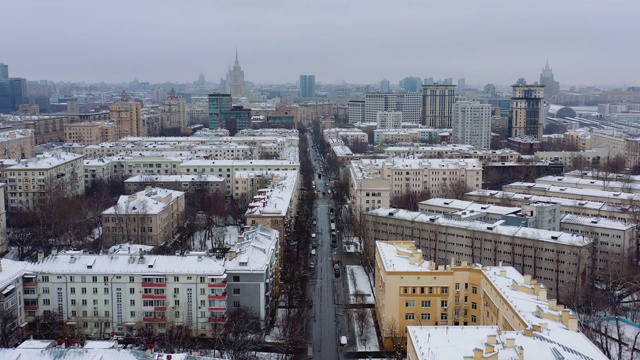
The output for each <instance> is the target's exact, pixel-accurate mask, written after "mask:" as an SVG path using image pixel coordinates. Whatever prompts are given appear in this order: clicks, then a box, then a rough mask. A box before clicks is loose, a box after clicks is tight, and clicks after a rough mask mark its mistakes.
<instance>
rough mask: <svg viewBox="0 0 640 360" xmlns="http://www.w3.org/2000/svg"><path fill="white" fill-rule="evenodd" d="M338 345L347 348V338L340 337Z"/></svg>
mask: <svg viewBox="0 0 640 360" xmlns="http://www.w3.org/2000/svg"><path fill="white" fill-rule="evenodd" d="M340 345H341V346H347V337H346V336H344V335H342V336H340Z"/></svg>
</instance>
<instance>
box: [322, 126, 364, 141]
mask: <svg viewBox="0 0 640 360" xmlns="http://www.w3.org/2000/svg"><path fill="white" fill-rule="evenodd" d="M322 137H323V138H324V140H325V141H329V140H330V139H341V140H342V141H344V142H345V143H349V142H362V143H368V142H369V135H367V133H366V132H364V131H362V130H360V129H353V128H331V129H325V130H323V131H322Z"/></svg>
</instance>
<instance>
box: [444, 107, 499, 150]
mask: <svg viewBox="0 0 640 360" xmlns="http://www.w3.org/2000/svg"><path fill="white" fill-rule="evenodd" d="M451 112H452V113H453V115H452V116H451V128H452V129H453V134H452V140H451V141H453V143H455V144H469V145H473V146H474V147H475V148H477V149H489V145H490V142H491V105H489V104H481V103H480V102H477V101H458V102H456V103H454V104H453V106H452V109H451Z"/></svg>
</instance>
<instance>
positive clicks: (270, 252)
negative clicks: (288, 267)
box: [224, 225, 280, 272]
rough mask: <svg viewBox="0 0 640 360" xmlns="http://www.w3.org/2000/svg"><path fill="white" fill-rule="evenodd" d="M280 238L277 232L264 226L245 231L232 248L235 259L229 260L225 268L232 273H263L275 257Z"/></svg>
mask: <svg viewBox="0 0 640 360" xmlns="http://www.w3.org/2000/svg"><path fill="white" fill-rule="evenodd" d="M279 236H280V235H279V233H278V231H277V230H273V229H271V228H269V227H266V226H262V225H261V226H258V227H254V228H252V229H250V230H247V231H245V232H244V233H243V234H242V235H241V238H240V239H238V240H239V242H237V243H235V244H233V245H232V246H231V250H230V252H233V253H234V254H235V257H234V258H233V259H229V260H227V261H226V262H225V264H224V267H225V268H226V269H227V271H232V272H243V271H246V272H252V271H263V270H264V269H265V268H266V267H267V266H268V265H269V261H270V260H271V258H272V257H273V256H275V252H276V249H277V248H278V239H279Z"/></svg>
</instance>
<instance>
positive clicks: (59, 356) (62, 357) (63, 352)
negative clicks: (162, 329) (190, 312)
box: [0, 348, 220, 360]
mask: <svg viewBox="0 0 640 360" xmlns="http://www.w3.org/2000/svg"><path fill="white" fill-rule="evenodd" d="M160 356H162V357H160ZM171 356H172V359H173V360H216V359H220V358H215V357H209V356H194V355H189V354H172V355H171ZM0 359H2V360H23V359H38V360H107V359H108V360H159V359H166V354H161V353H155V352H154V353H149V354H147V353H146V352H143V351H141V350H129V349H86V348H52V349H21V348H14V349H11V348H7V349H2V348H0Z"/></svg>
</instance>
